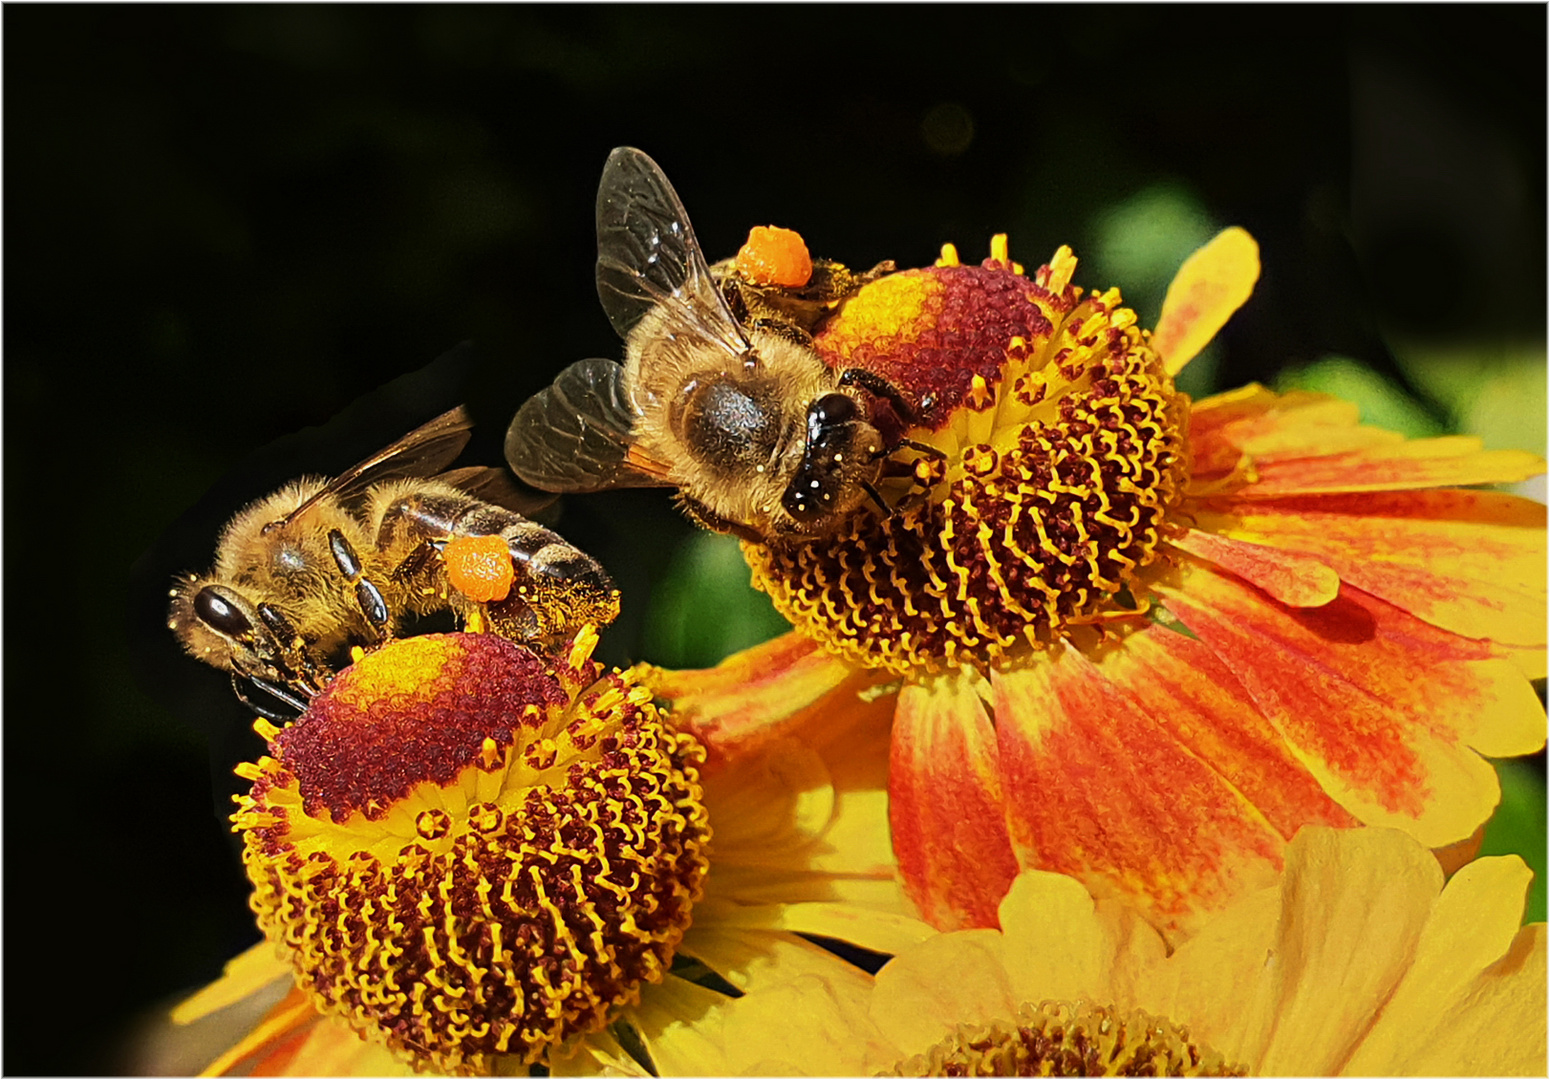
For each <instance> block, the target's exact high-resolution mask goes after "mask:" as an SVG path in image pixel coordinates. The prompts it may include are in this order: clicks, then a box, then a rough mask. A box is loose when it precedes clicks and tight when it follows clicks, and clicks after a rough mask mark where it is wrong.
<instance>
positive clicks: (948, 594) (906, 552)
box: [652, 229, 1545, 934]
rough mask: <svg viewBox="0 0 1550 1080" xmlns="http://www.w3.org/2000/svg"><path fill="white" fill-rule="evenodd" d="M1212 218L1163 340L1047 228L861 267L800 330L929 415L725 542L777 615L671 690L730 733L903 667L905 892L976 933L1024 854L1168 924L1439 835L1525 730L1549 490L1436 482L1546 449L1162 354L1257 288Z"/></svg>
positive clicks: (1539, 620)
mask: <svg viewBox="0 0 1550 1080" xmlns="http://www.w3.org/2000/svg"><path fill="white" fill-rule="evenodd" d="M1258 265H1259V264H1258V249H1257V247H1256V245H1255V244H1254V241H1253V240H1252V239H1251V238H1250V237H1249V236H1248V234H1247V233H1244V232H1243V231H1242V230H1238V229H1229V230H1227V231H1226V232H1225V233H1223V234H1222V235H1221V236H1219V237H1218V238H1217V239H1216V240H1215V241H1213V242H1212V243H1211V244H1209V245H1208V246H1207V247H1206V248H1205V249H1203V250H1202V251H1201V252H1199V253H1197V254H1196V255H1195V256H1193V257H1192V258H1191V259H1190V260H1189V261H1188V262H1187V263H1186V264H1185V266H1184V267H1183V269H1182V270H1181V271H1180V274H1179V277H1178V278H1177V279H1176V280H1175V282H1174V286H1173V287H1172V288H1171V289H1170V290H1169V294H1168V300H1167V303H1166V305H1165V309H1164V314H1163V317H1162V320H1161V322H1160V324H1159V328H1158V330H1157V332H1156V333H1155V334H1148V333H1147V332H1146V331H1144V330H1143V329H1141V328H1140V327H1139V326H1138V325H1137V324H1136V319H1135V316H1134V315H1133V313H1131V312H1130V311H1129V310H1127V309H1125V308H1124V307H1123V306H1122V304H1121V298H1120V295H1119V292H1118V291H1117V290H1114V289H1110V290H1108V291H1107V292H1101V293H1084V292H1083V290H1081V289H1079V288H1077V287H1076V286H1074V285H1073V284H1072V280H1073V275H1074V272H1075V269H1076V260H1075V259H1074V257H1073V256H1072V255H1071V252H1070V250H1069V249H1066V248H1062V249H1060V251H1058V252H1057V253H1056V254H1055V256H1054V258H1052V259H1051V260H1050V262H1049V264H1048V265H1046V266H1043V267H1040V268H1038V269H1037V270H1036V271H1034V273H1033V274H1032V275H1031V276H1024V274H1023V273H1022V268H1021V267H1020V266H1018V265H1017V264H1015V263H1013V262H1011V261H1010V259H1009V257H1008V255H1007V251H1006V247H1005V241H1004V239H1003V238H997V241H996V242H995V243H994V244H993V246H992V254H991V258H990V259H988V260H986V261H985V262H984V263H983V264H982V265H980V266H977V267H973V266H963V265H961V264H960V263H959V261H958V259H957V256H956V253H955V252H954V251H952V249H951V248H950V247H949V248H947V249H944V253H943V258H942V260H941V261H939V263H938V264H937V265H936V266H934V267H928V268H924V269H920V270H913V271H906V272H903V273H899V274H894V275H890V276H886V277H882V278H880V279H878V280H876V281H873V282H871V283H869V284H867V285H866V286H864V287H863V288H862V289H861V290H860V291H859V293H858V294H857V295H856V296H854V297H853V298H852V299H850V300H849V301H848V302H847V303H846V304H845V305H844V306H843V307H842V308H841V309H840V310H839V311H838V313H837V314H835V315H834V316H833V317H832V318H831V319H830V320H829V321H828V322H827V323H825V324H824V325H823V327H822V328H821V329H820V330H819V332H818V334H817V336H816V340H815V344H816V347H817V348H818V350H819V352H820V353H821V354H822V355H823V356H824V358H825V359H826V360H827V361H828V362H829V363H830V364H831V365H833V366H835V367H845V368H854V367H861V368H865V369H866V370H868V371H870V372H872V373H874V374H877V375H880V376H882V377H883V378H884V379H886V380H887V381H888V382H889V383H890V384H892V385H893V386H894V387H895V388H897V390H898V392H899V394H900V396H901V398H902V399H903V400H904V401H905V402H907V403H908V404H909V406H910V407H911V410H912V411H913V414H914V416H915V418H916V420H917V426H916V427H914V428H913V429H912V430H910V431H909V432H907V433H906V434H907V441H905V442H904V443H901V450H900V452H899V453H898V454H897V455H896V457H897V458H898V459H900V460H901V461H902V463H903V465H904V466H905V468H903V469H898V470H895V471H896V472H901V473H904V474H906V475H901V476H897V477H895V478H893V479H891V480H889V481H887V484H888V485H889V486H887V487H885V489H884V495H885V496H886V497H887V498H888V500H889V501H890V503H892V504H893V505H894V507H895V509H894V511H893V513H891V514H889V515H887V516H886V517H878V516H876V515H873V514H872V513H871V512H870V511H864V512H862V513H860V514H858V515H857V516H856V517H854V518H853V519H852V520H851V522H850V523H849V525H848V527H847V528H845V529H843V530H841V531H840V532H839V533H837V534H836V535H834V536H832V537H827V538H823V539H820V540H814V541H804V542H803V543H801V544H778V543H770V544H745V545H744V553H745V555H746V557H747V559H748V561H749V564H750V566H751V567H752V569H753V580H754V582H755V584H756V585H758V586H759V587H760V588H761V589H763V590H764V591H766V592H768V593H769V594H770V596H771V597H772V598H773V600H774V602H775V605H776V607H777V608H778V609H779V610H780V611H781V612H782V613H783V614H784V615H786V616H787V618H789V619H790V620H791V622H792V623H793V626H794V627H795V631H794V634H793V635H791V636H790V637H789V638H787V639H782V640H780V641H778V642H772V643H769V644H768V645H765V646H761V647H758V648H756V649H754V650H750V651H749V652H747V653H745V654H742V655H739V656H735V657H732V658H730V659H729V660H728V661H727V662H726V663H725V664H724V665H723V666H722V667H721V668H718V669H713V670H712V671H708V672H658V673H655V674H654V675H653V676H652V682H653V685H654V686H655V687H656V688H657V690H658V692H659V694H660V695H661V696H663V697H664V698H667V699H669V700H671V701H673V702H674V705H675V711H676V714H677V715H678V716H679V717H680V719H681V721H682V722H684V723H686V724H688V725H689V726H690V727H691V728H692V729H693V730H695V731H696V732H697V733H698V734H700V736H701V737H702V738H703V739H704V740H705V741H706V743H707V745H708V746H709V747H710V750H711V752H712V753H713V754H717V753H719V754H728V755H735V754H737V753H738V752H740V751H741V750H742V749H745V748H748V747H756V746H758V745H760V743H761V741H762V740H763V739H765V738H768V737H770V736H772V735H773V734H776V733H779V732H781V731H783V730H784V729H785V727H786V726H787V725H788V723H789V722H790V721H791V718H792V717H794V716H797V715H799V714H801V713H802V712H803V711H804V710H807V709H810V708H827V709H828V710H829V712H830V715H831V717H832V720H833V722H834V723H841V724H842V723H845V722H847V717H849V716H852V715H856V714H857V710H856V708H855V707H854V706H853V704H852V701H853V698H854V695H855V693H856V691H857V684H858V682H860V683H861V684H863V685H862V687H861V688H862V689H863V690H864V691H865V692H866V693H867V694H868V695H869V696H871V697H876V696H877V695H885V696H886V695H890V694H893V693H895V692H896V695H897V696H896V698H894V699H893V700H894V701H895V709H894V729H893V741H892V747H891V750H890V761H889V766H890V768H889V781H888V784H889V795H890V811H889V812H890V824H891V828H892V836H893V844H894V849H895V852H896V854H897V856H898V861H899V866H900V871H901V874H902V876H903V879H904V882H905V887H906V889H907V891H908V892H909V894H910V897H911V898H912V900H913V901H914V902H915V904H916V905H917V907H918V909H919V911H920V912H921V913H922V915H923V916H924V917H925V918H926V919H927V920H928V921H930V922H932V923H933V924H934V925H936V926H939V927H942V928H952V927H960V926H994V925H995V923H996V917H997V915H996V913H997V906H998V904H999V902H1000V900H1001V898H1002V897H1003V896H1004V895H1005V894H1006V891H1007V889H1008V888H1009V887H1010V885H1011V883H1012V881H1013V879H1014V878H1015V877H1016V876H1017V874H1018V873H1019V872H1020V871H1022V870H1028V869H1042V870H1051V871H1057V872H1061V873H1066V874H1070V875H1073V876H1075V877H1077V878H1078V879H1079V880H1081V881H1082V882H1083V883H1084V884H1086V885H1087V886H1088V887H1089V888H1091V889H1092V890H1093V891H1094V892H1095V893H1096V894H1098V895H1102V896H1106V897H1115V898H1123V899H1125V900H1127V901H1128V902H1130V903H1133V904H1135V905H1137V906H1138V907H1139V908H1140V909H1141V910H1142V911H1144V912H1145V914H1146V917H1147V918H1148V919H1150V920H1151V921H1152V922H1153V923H1154V924H1155V925H1157V926H1159V927H1163V928H1165V929H1167V930H1168V931H1169V932H1176V933H1180V934H1183V933H1188V932H1189V931H1191V930H1193V929H1194V928H1196V927H1197V926H1198V925H1200V923H1201V921H1202V919H1203V918H1204V917H1205V916H1206V915H1207V914H1208V913H1209V912H1211V911H1213V910H1219V909H1221V908H1222V907H1224V906H1226V905H1227V904H1229V903H1231V902H1233V901H1234V900H1235V899H1236V898H1238V897H1240V896H1242V895H1244V894H1246V893H1247V892H1250V891H1252V890H1254V889H1256V888H1260V887H1263V886H1265V885H1267V884H1268V883H1270V882H1271V881H1272V880H1274V878H1275V875H1276V874H1277V872H1278V871H1279V869H1280V867H1281V865H1282V860H1283V857H1284V851H1285V847H1286V844H1287V842H1288V841H1289V840H1290V839H1291V837H1292V836H1294V835H1295V834H1296V832H1297V830H1298V829H1299V828H1300V827H1302V826H1304V825H1310V824H1313V825H1331V826H1339V827H1349V826H1354V825H1357V824H1362V823H1365V824H1375V825H1387V826H1393V827H1396V828H1401V829H1404V830H1406V831H1408V832H1410V833H1411V834H1412V835H1414V836H1416V837H1417V838H1418V839H1420V840H1421V841H1422V842H1424V843H1426V844H1428V845H1429V846H1433V847H1441V846H1444V845H1447V844H1451V843H1455V842H1458V841H1461V840H1464V839H1465V838H1467V837H1469V836H1470V835H1471V833H1473V832H1474V831H1475V830H1476V829H1477V828H1478V827H1479V826H1480V825H1481V823H1482V822H1484V820H1485V819H1486V818H1487V817H1488V816H1489V814H1490V812H1491V810H1492V808H1493V807H1494V806H1495V804H1496V801H1497V797H1498V788H1497V783H1496V778H1495V774H1494V771H1493V770H1492V769H1491V767H1490V765H1489V764H1488V763H1487V762H1486V761H1484V760H1483V758H1482V756H1481V755H1490V756H1510V755H1514V754H1522V753H1529V752H1532V751H1534V750H1536V749H1538V748H1539V747H1541V746H1543V745H1544V738H1545V722H1544V712H1543V709H1542V707H1541V706H1540V704H1539V702H1538V700H1537V698H1536V696H1535V695H1534V693H1533V691H1532V689H1531V687H1530V686H1529V683H1528V681H1527V679H1526V678H1525V676H1528V677H1535V676H1538V675H1542V674H1543V672H1544V667H1543V665H1544V649H1545V623H1544V610H1545V546H1544V536H1545V533H1544V521H1545V518H1544V508H1543V507H1542V506H1538V505H1536V504H1533V503H1530V502H1528V501H1526V500H1523V499H1518V498H1515V497H1512V496H1509V495H1504V494H1499V493H1496V492H1490V491H1481V490H1470V489H1467V488H1464V487H1461V486H1460V485H1472V484H1484V483H1492V482H1500V481H1511V480H1518V479H1522V478H1525V477H1527V476H1531V475H1533V474H1535V473H1537V472H1539V471H1541V470H1542V468H1543V462H1541V461H1540V460H1539V459H1538V458H1536V457H1534V456H1533V455H1530V454H1526V453H1519V452H1515V451H1489V452H1488V451H1483V450H1481V449H1480V446H1479V444H1478V442H1477V441H1475V440H1472V439H1465V438H1438V439H1423V440H1409V441H1407V440H1405V439H1404V438H1402V437H1401V436H1399V435H1395V434H1392V433H1390V432H1386V431H1382V430H1379V429H1376V428H1372V427H1367V426H1364V425H1361V424H1360V423H1359V422H1358V417H1357V413H1356V408H1355V406H1352V405H1349V404H1347V403H1345V402H1342V401H1339V400H1336V399H1333V398H1328V397H1324V396H1321V395H1316V394H1308V393H1296V394H1286V395H1278V394H1275V393H1272V392H1270V391H1268V390H1265V389H1263V388H1261V387H1258V386H1249V387H1246V388H1244V389H1242V390H1239V391H1235V392H1232V393H1228V394H1223V395H1219V396H1217V397H1214V398H1209V399H1206V400H1204V401H1199V402H1192V401H1190V399H1189V398H1188V397H1187V396H1186V395H1184V394H1181V393H1180V392H1178V391H1177V390H1176V389H1175V387H1174V385H1173V376H1174V375H1175V374H1176V373H1177V372H1178V371H1179V370H1180V369H1181V368H1182V367H1183V366H1184V364H1185V363H1186V362H1187V361H1188V360H1189V359H1190V358H1191V357H1192V356H1193V355H1194V354H1195V353H1196V352H1198V350H1199V349H1200V348H1201V347H1202V346H1203V345H1204V344H1205V343H1206V342H1207V341H1208V340H1209V339H1210V337H1211V336H1212V335H1213V334H1214V333H1215V332H1216V330H1217V329H1219V328H1220V326H1221V325H1222V324H1223V323H1224V322H1225V321H1226V319H1227V318H1228V316H1229V315H1230V314H1231V313H1232V311H1233V310H1234V309H1235V308H1236V307H1238V306H1239V305H1240V304H1241V303H1242V302H1243V301H1244V300H1245V299H1246V298H1247V296H1248V295H1249V292H1250V289H1251V287H1252V285H1253V282H1254V280H1255V278H1256V277H1257V274H1258Z"/></svg>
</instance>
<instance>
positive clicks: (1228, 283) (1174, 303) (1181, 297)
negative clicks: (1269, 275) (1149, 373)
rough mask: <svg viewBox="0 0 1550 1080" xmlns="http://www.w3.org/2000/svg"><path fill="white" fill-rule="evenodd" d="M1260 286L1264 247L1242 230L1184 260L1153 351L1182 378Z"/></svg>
mask: <svg viewBox="0 0 1550 1080" xmlns="http://www.w3.org/2000/svg"><path fill="white" fill-rule="evenodd" d="M1258 280H1259V245H1258V244H1256V243H1255V242H1254V238H1253V237H1252V236H1250V235H1249V234H1248V233H1247V232H1245V231H1244V230H1243V229H1240V228H1238V227H1237V226H1236V225H1235V226H1233V227H1232V228H1229V229H1223V230H1222V231H1221V232H1219V233H1217V235H1216V236H1215V237H1214V238H1213V239H1212V240H1211V241H1210V243H1208V244H1206V246H1205V247H1203V248H1201V249H1200V250H1199V251H1197V252H1195V253H1194V254H1193V255H1191V256H1190V257H1189V258H1187V259H1185V260H1184V265H1183V266H1181V267H1179V272H1178V273H1177V274H1176V275H1174V278H1173V281H1172V283H1171V284H1170V285H1169V286H1168V295H1167V296H1166V297H1164V298H1163V308H1162V317H1161V318H1159V319H1158V320H1157V329H1156V330H1155V331H1154V332H1153V333H1152V347H1153V348H1154V349H1156V350H1157V354H1158V355H1159V356H1161V357H1162V358H1163V365H1164V366H1165V367H1166V368H1167V370H1168V374H1169V375H1177V374H1178V373H1179V372H1180V371H1181V370H1182V369H1183V368H1184V365H1185V364H1187V363H1189V362H1190V361H1191V360H1193V359H1194V358H1195V356H1196V354H1198V353H1199V352H1200V350H1201V349H1203V348H1205V347H1206V345H1207V344H1209V343H1210V341H1211V339H1212V338H1214V337H1215V336H1216V332H1217V331H1218V330H1220V329H1221V328H1222V327H1223V326H1224V325H1226V323H1227V320H1228V319H1229V318H1231V317H1232V313H1233V312H1235V311H1237V310H1238V309H1239V308H1240V307H1242V306H1243V303H1244V301H1245V300H1247V299H1248V298H1249V294H1250V293H1252V292H1253V291H1254V283H1255V282H1256V281H1258Z"/></svg>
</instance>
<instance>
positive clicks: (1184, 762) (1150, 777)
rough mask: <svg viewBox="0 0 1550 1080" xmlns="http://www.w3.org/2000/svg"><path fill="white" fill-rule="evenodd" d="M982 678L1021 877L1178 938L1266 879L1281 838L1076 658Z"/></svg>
mask: <svg viewBox="0 0 1550 1080" xmlns="http://www.w3.org/2000/svg"><path fill="white" fill-rule="evenodd" d="M1179 636H1180V638H1181V640H1184V639H1183V638H1182V635H1179ZM1126 674H1128V672H1127V673H1126ZM991 681H992V686H993V687H994V689H995V715H996V734H997V738H998V740H999V742H1000V745H1001V771H1002V776H1003V777H1004V778H1005V792H1006V802H1007V822H1008V826H1009V828H1010V831H1011V836H1012V844H1013V847H1014V849H1015V850H1016V852H1017V857H1018V861H1019V863H1020V864H1021V865H1022V866H1023V868H1024V869H1037V870H1049V871H1054V872H1056V873H1061V874H1069V875H1071V876H1073V877H1075V878H1077V879H1078V880H1079V881H1081V882H1082V883H1083V884H1084V885H1086V886H1087V887H1088V889H1090V890H1091V891H1092V892H1093V894H1094V895H1095V896H1097V897H1099V898H1100V899H1101V898H1105V897H1113V898H1119V899H1122V900H1124V901H1126V902H1128V903H1131V904H1135V905H1137V906H1138V907H1140V908H1141V909H1142V910H1143V911H1144V912H1145V913H1146V914H1147V917H1148V918H1149V919H1150V920H1151V921H1152V922H1153V923H1155V924H1157V925H1159V926H1161V927H1165V928H1169V929H1179V930H1187V929H1190V928H1192V927H1193V926H1195V925H1196V924H1197V923H1198V922H1199V920H1200V918H1201V916H1203V915H1204V914H1205V913H1206V912H1207V911H1209V910H1212V909H1214V908H1217V907H1221V906H1223V905H1224V904H1226V903H1228V902H1229V901H1231V900H1233V899H1235V898H1236V897H1238V896H1239V895H1241V894H1242V893H1243V892H1244V891H1245V890H1248V889H1254V888H1261V887H1264V886H1266V885H1268V884H1270V883H1271V882H1272V881H1274V879H1275V873H1276V871H1277V870H1278V869H1279V868H1280V859H1281V849H1282V847H1283V845H1284V843H1285V841H1284V839H1283V837H1282V836H1281V835H1280V834H1279V833H1278V832H1277V831H1276V829H1275V828H1274V827H1273V826H1272V825H1271V823H1270V822H1268V821H1267V820H1266V819H1265V817H1264V816H1263V815H1262V814H1261V813H1260V812H1259V811H1258V810H1257V809H1255V807H1254V806H1253V805H1252V804H1251V803H1250V802H1249V801H1248V799H1246V798H1245V797H1244V795H1243V794H1242V793H1241V792H1239V791H1238V790H1236V789H1235V788H1234V787H1233V786H1232V784H1230V783H1229V782H1228V781H1227V780H1226V779H1224V777H1223V776H1222V774H1221V773H1220V772H1218V771H1217V770H1216V769H1215V768H1213V766H1212V764H1211V763H1209V762H1207V761H1205V760H1203V759H1202V758H1200V757H1199V756H1197V755H1196V754H1195V753H1193V752H1191V750H1190V749H1189V748H1188V747H1187V746H1185V745H1184V744H1182V743H1181V742H1180V741H1179V740H1178V738H1177V737H1176V736H1175V734H1174V732H1173V731H1171V730H1170V729H1169V728H1168V727H1167V726H1165V725H1164V724H1163V723H1161V722H1160V721H1159V719H1157V718H1155V717H1154V716H1153V714H1152V710H1151V709H1149V708H1147V707H1145V706H1143V705H1142V704H1141V703H1139V702H1138V701H1137V700H1136V699H1135V698H1133V697H1131V696H1130V694H1129V693H1127V692H1126V691H1123V690H1121V689H1120V687H1119V686H1117V685H1116V684H1115V682H1114V681H1112V680H1111V679H1110V678H1109V677H1108V676H1107V674H1106V673H1105V671H1104V670H1102V669H1100V668H1099V667H1097V666H1094V664H1093V663H1092V662H1091V661H1090V660H1088V659H1087V658H1086V657H1085V656H1083V655H1082V653H1080V652H1079V651H1077V650H1075V649H1066V650H1064V651H1063V652H1061V653H1060V654H1058V656H1056V657H1051V658H1050V659H1048V660H1045V661H1041V662H1038V663H1034V664H1032V665H1031V666H1029V667H1028V668H1025V669H1023V670H1018V671H1009V672H1005V673H1002V672H997V673H995V674H993V675H992V680H991ZM1127 689H1128V686H1127ZM1213 704H1214V703H1213ZM1179 726H1181V727H1184V726H1187V721H1185V722H1181V723H1180V725H1179Z"/></svg>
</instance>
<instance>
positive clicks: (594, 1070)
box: [549, 1029, 651, 1076]
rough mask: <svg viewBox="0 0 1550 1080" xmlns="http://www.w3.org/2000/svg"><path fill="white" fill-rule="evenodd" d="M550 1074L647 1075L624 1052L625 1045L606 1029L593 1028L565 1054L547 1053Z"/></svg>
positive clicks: (567, 1047) (570, 1046)
mask: <svg viewBox="0 0 1550 1080" xmlns="http://www.w3.org/2000/svg"><path fill="white" fill-rule="evenodd" d="M549 1075H550V1076H650V1075H651V1074H650V1073H648V1072H647V1071H646V1070H645V1069H643V1068H641V1067H640V1065H639V1064H638V1063H637V1062H636V1061H635V1059H634V1058H632V1057H630V1055H629V1054H627V1053H625V1052H624V1047H622V1046H620V1045H619V1041H618V1040H617V1039H615V1038H614V1037H613V1036H612V1035H610V1034H609V1033H608V1031H607V1029H604V1030H603V1031H594V1032H592V1033H591V1034H590V1035H586V1036H583V1037H582V1038H580V1039H577V1040H576V1041H575V1042H573V1043H568V1044H567V1045H566V1046H565V1048H564V1053H561V1052H559V1051H555V1052H553V1053H551V1054H550V1055H549Z"/></svg>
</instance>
